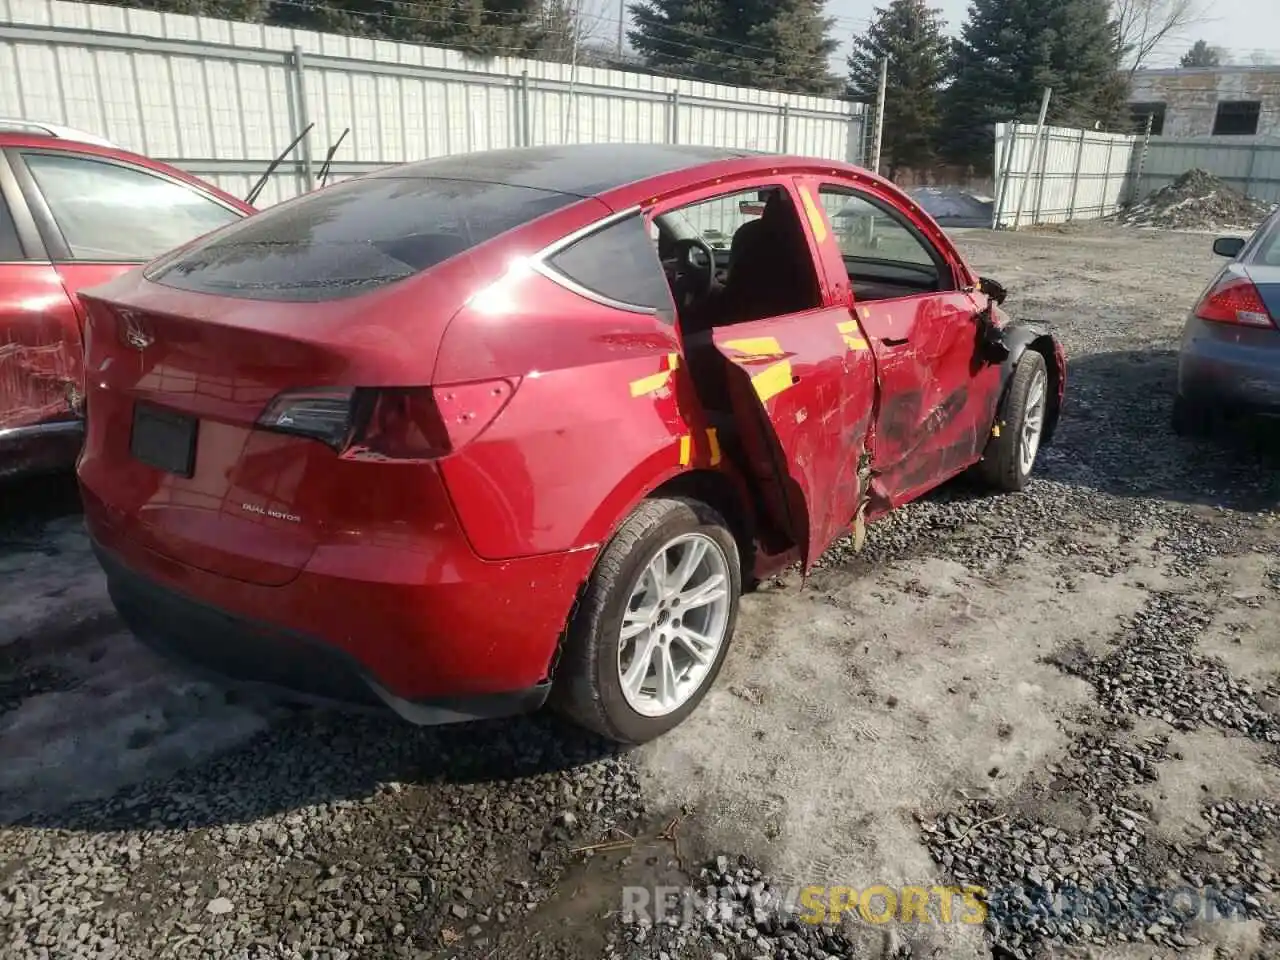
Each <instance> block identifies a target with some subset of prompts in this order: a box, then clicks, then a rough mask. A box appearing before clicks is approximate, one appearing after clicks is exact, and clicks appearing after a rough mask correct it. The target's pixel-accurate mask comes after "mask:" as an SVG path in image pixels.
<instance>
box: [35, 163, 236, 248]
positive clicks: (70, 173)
mask: <svg viewBox="0 0 1280 960" xmlns="http://www.w3.org/2000/svg"><path fill="white" fill-rule="evenodd" d="M23 159H24V160H25V161H26V164H27V169H28V170H29V171H30V172H31V176H32V177H33V178H34V179H35V182H36V185H37V186H38V187H39V188H40V192H41V194H43V196H44V199H45V202H46V203H47V204H48V205H49V210H50V212H51V213H52V214H53V219H54V221H55V222H56V223H57V225H58V229H59V230H60V231H61V232H62V236H63V238H64V239H65V240H66V242H67V247H68V248H69V249H70V251H71V256H72V257H73V258H74V259H76V260H96V261H124V262H137V261H147V260H151V259H154V258H155V257H157V256H159V255H160V254H162V253H164V252H165V251H167V250H172V249H173V248H174V247H178V246H181V245H182V244H184V243H187V242H188V241H190V240H194V239H195V238H196V237H199V236H202V235H203V234H206V233H208V232H209V231H211V230H214V229H216V228H218V227H221V226H223V225H225V224H227V223H230V222H232V221H233V220H239V219H240V218H241V214H240V213H239V212H237V211H235V210H232V209H230V208H229V207H224V206H223V205H222V204H220V203H217V202H215V201H213V200H211V199H209V198H208V197H206V196H204V195H202V194H200V193H198V192H197V191H196V190H193V189H192V188H191V187H188V186H185V185H183V184H179V183H175V182H173V181H171V180H167V179H165V178H164V177H160V176H156V175H154V174H151V173H146V172H144V171H141V170H137V169H133V168H131V167H125V166H121V165H120V164H116V163H108V162H105V161H101V160H93V159H90V158H88V157H79V156H70V155H65V154H52V153H28V154H24V155H23Z"/></svg>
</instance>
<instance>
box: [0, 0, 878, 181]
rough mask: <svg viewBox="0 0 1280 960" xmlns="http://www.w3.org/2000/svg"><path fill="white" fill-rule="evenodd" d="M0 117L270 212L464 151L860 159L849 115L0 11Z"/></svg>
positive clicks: (840, 107)
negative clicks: (113, 147) (162, 166)
mask: <svg viewBox="0 0 1280 960" xmlns="http://www.w3.org/2000/svg"><path fill="white" fill-rule="evenodd" d="M0 77H2V78H4V79H3V80H0V117H4V118H10V119H19V120H34V121H44V122H46V123H55V124H63V125H66V126H70V127H75V128H77V129H81V130H85V131H87V132H90V133H94V134H97V135H99V136H105V137H108V138H109V139H111V140H113V141H115V142H117V143H119V144H120V145H121V146H123V147H126V148H128V149H131V150H135V151H137V152H139V153H145V154H147V155H149V156H152V157H156V158H157V159H160V160H166V161H168V162H170V163H173V164H174V165H176V166H179V167H182V168H183V169H186V170H188V171H190V172H192V173H194V174H196V175H197V176H201V177H204V178H206V179H208V180H210V181H212V182H215V183H217V184H218V185H220V186H222V187H224V188H225V189H228V190H229V191H230V192H233V193H237V194H239V195H241V196H243V195H244V193H245V192H246V191H247V190H248V189H249V186H250V184H252V182H253V181H254V180H255V179H256V178H257V177H258V176H259V175H261V173H262V172H263V171H264V170H265V169H266V167H267V164H268V163H269V162H270V161H271V159H272V158H273V157H274V156H276V155H277V154H279V153H280V152H281V151H282V150H284V148H285V147H286V146H288V144H289V142H290V141H291V140H292V139H293V138H294V137H295V136H296V135H297V134H298V133H300V132H301V130H302V129H303V127H305V126H306V124H307V123H309V122H310V123H314V124H315V127H314V129H313V130H312V131H311V134H310V136H309V137H308V138H307V139H306V140H304V141H303V143H302V144H301V145H300V147H299V148H298V150H297V151H295V153H294V154H293V155H292V156H291V158H290V159H289V160H288V161H287V162H286V163H284V164H282V165H281V166H280V167H279V168H278V170H277V172H276V174H275V175H274V176H273V177H272V180H271V182H270V183H269V184H268V185H267V187H266V189H265V190H264V192H263V194H262V196H261V198H260V199H259V201H258V202H259V205H268V204H271V203H274V202H277V201H279V200H282V199H286V198H287V197H290V196H293V195H295V194H297V193H299V192H301V191H305V190H307V189H309V188H310V187H311V186H312V185H313V184H314V182H315V180H316V176H317V174H318V171H319V168H320V165H321V163H322V162H323V160H324V156H325V154H326V152H327V151H328V149H329V148H330V146H331V145H332V144H334V143H335V142H336V141H337V140H338V138H339V137H340V136H342V134H343V131H344V130H347V131H349V132H348V133H347V134H346V137H345V139H343V141H342V144H341V147H340V148H339V150H338V152H337V153H336V154H335V156H334V159H333V163H332V166H331V179H334V178H342V177H347V176H353V175H356V174H359V173H363V172H367V171H369V170H372V169H376V168H377V167H380V166H385V165H387V164H392V163H401V162H404V161H408V160H415V159H421V158H425V157H435V156H442V155H445V154H453V153H461V152H466V151H470V150H484V149H491V148H496V147H513V146H522V145H554V144H562V143H579V142H614V143H652V142H659V143H663V142H667V143H670V142H676V143H686V144H697V145H704V146H723V147H736V148H740V149H749V150H760V151H765V152H787V153H798V154H806V155H810V156H819V157H825V158H830V159H833V160H850V161H854V162H859V161H860V160H861V158H862V155H863V154H862V145H863V142H864V140H865V135H864V134H865V130H864V124H865V108H864V107H863V105H861V104H855V103H849V102H847V101H842V100H835V99H827V98H818V97H806V96H798V95H792V94H780V93H772V92H768V91H762V90H755V89H750V88H743V87H727V86H719V85H715V84H707V83H699V82H692V81H684V80H679V81H677V80H673V79H671V78H667V77H653V76H648V75H645V74H637V73H627V72H622V71H617V70H603V69H596V68H589V67H578V66H575V65H571V64H563V63H549V62H543V61H537V60H517V59H512V58H508V57H495V58H484V59H479V58H475V57H471V56H468V55H464V54H463V53H461V52H459V51H456V50H449V49H444V48H440V47H429V46H420V45H416V44H405V43H392V42H390V41H381V40H378V41H375V40H367V39H363V38H357V37H343V36H337V35H334V34H321V33H313V32H310V31H305V30H291V29H284V28H279V27H266V26H261V25H257V24H248V23H236V22H232V21H228V20H214V19H210V18H205V17H191V16H185V15H180V14H171V13H156V12H154V11H148V10H134V9H128V8H124V7H115V6H104V5H101V4H89V3H74V2H67V0H0Z"/></svg>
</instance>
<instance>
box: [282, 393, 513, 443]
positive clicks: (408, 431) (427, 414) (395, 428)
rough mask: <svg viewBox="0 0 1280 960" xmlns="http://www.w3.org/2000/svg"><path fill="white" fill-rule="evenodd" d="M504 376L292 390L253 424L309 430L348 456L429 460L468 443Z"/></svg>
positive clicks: (492, 410)
mask: <svg viewBox="0 0 1280 960" xmlns="http://www.w3.org/2000/svg"><path fill="white" fill-rule="evenodd" d="M515 388H516V384H515V383H513V382H511V381H509V380H490V381H485V382H483V383H468V384H461V385H454V386H449V387H441V388H436V389H432V388H430V387H379V388H363V387H362V388H357V389H352V388H320V389H314V390H290V391H288V392H286V393H282V394H280V395H279V396H278V397H276V398H275V399H274V400H272V401H271V403H270V405H268V407H267V409H266V410H265V411H264V412H263V414H262V416H261V417H259V418H258V425H259V426H260V427H263V428H264V429H268V430H274V431H276V432H279V433H290V434H294V435H295V436H301V437H310V438H311V439H314V440H319V441H321V442H322V443H325V444H327V445H328V446H330V447H332V448H333V449H334V450H336V451H338V453H339V454H340V455H341V456H343V457H347V458H350V459H353V460H399V461H414V460H433V459H436V458H437V457H442V456H444V455H446V454H448V453H450V452H452V451H454V450H457V449H459V448H460V447H462V446H463V445H464V444H466V443H469V442H470V441H471V440H473V439H475V437H476V436H478V435H479V434H480V432H481V431H482V430H484V428H485V427H487V426H488V425H489V424H491V423H492V422H493V420H494V418H496V417H497V416H498V414H499V413H501V412H502V408H503V407H505V406H506V405H507V401H508V400H510V399H511V396H512V394H513V393H514V392H515Z"/></svg>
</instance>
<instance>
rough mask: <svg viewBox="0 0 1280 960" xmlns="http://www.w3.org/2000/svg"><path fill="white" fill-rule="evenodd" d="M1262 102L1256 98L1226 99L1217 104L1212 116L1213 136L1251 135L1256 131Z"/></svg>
mask: <svg viewBox="0 0 1280 960" xmlns="http://www.w3.org/2000/svg"><path fill="white" fill-rule="evenodd" d="M1261 113H1262V104H1261V103H1259V102H1258V101H1257V100H1227V101H1224V102H1223V103H1220V104H1218V115H1217V116H1216V117H1214V118H1213V135H1214V136H1215V137H1252V136H1254V135H1255V134H1256V133H1257V132H1258V116H1259V114H1261Z"/></svg>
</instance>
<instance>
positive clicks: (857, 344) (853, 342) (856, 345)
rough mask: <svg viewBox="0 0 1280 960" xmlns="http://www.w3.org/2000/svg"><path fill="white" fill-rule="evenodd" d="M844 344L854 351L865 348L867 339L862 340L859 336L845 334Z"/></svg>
mask: <svg viewBox="0 0 1280 960" xmlns="http://www.w3.org/2000/svg"><path fill="white" fill-rule="evenodd" d="M844 345H845V346H846V347H848V348H849V349H850V350H855V351H856V350H866V349H867V341H865V340H863V339H862V338H861V337H851V336H848V335H846V336H845V338H844Z"/></svg>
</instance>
